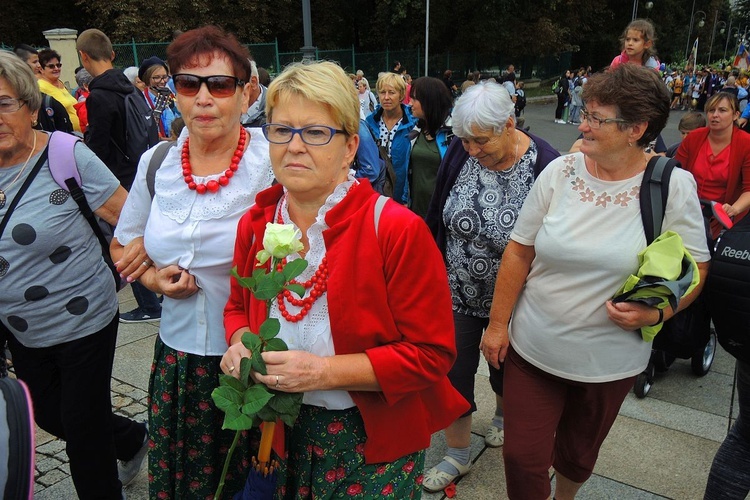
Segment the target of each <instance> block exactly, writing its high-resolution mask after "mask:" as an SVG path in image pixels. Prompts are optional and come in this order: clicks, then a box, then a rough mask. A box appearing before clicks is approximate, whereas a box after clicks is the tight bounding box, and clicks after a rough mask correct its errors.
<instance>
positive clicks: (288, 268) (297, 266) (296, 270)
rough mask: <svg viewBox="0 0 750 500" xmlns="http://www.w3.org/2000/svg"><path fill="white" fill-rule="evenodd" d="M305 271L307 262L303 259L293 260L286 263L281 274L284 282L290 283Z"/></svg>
mask: <svg viewBox="0 0 750 500" xmlns="http://www.w3.org/2000/svg"><path fill="white" fill-rule="evenodd" d="M305 269H307V261H306V260H305V259H294V260H293V261H291V262H287V264H286V265H285V266H284V269H283V270H282V271H281V272H282V273H283V274H284V278H285V281H291V280H293V279H294V278H296V277H297V276H299V275H300V274H302V271H304V270H305Z"/></svg>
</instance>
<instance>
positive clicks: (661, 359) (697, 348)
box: [633, 200, 732, 398]
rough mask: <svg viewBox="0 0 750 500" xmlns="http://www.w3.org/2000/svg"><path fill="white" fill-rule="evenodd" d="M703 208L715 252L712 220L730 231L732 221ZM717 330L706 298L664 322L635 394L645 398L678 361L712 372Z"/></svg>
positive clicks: (716, 208) (708, 205) (718, 210)
mask: <svg viewBox="0 0 750 500" xmlns="http://www.w3.org/2000/svg"><path fill="white" fill-rule="evenodd" d="M701 205H702V206H703V209H704V216H705V222H706V231H707V238H708V244H709V249H710V250H711V252H712V253H713V250H714V241H713V240H712V238H711V236H710V229H709V226H710V224H709V223H710V220H711V219H712V218H713V219H716V220H717V221H719V222H720V223H721V225H722V226H723V227H724V228H725V229H728V228H729V227H731V225H732V221H731V219H730V218H729V216H727V214H726V212H724V210H723V208H722V207H721V205H719V204H718V203H716V202H712V201H707V200H701ZM716 345H717V337H716V330H715V329H714V328H713V326H712V325H711V316H710V314H709V311H708V307H707V304H706V301H705V298H704V297H703V296H699V297H698V298H697V299H696V300H695V301H694V302H693V303H692V304H690V306H689V307H688V308H687V309H685V310H683V311H680V312H679V313H677V314H676V315H674V317H672V318H671V319H670V320H669V321H667V322H666V323H664V326H663V328H662V331H661V332H660V333H659V334H658V335H657V336H656V337H655V338H654V343H653V347H652V350H651V357H650V359H649V362H648V366H647V367H646V369H645V370H644V371H643V372H642V373H640V374H639V375H638V377H636V379H635V384H634V386H633V392H635V395H636V396H637V397H639V398H645V397H646V395H647V394H648V393H649V391H650V390H651V387H653V384H654V378H655V375H656V373H664V372H666V371H667V370H668V369H669V367H670V366H671V365H672V363H673V362H674V361H675V359H677V358H679V359H689V360H690V368H691V370H692V372H693V374H695V375H696V376H698V377H703V376H704V375H706V374H707V373H708V372H709V371H710V370H711V365H712V364H713V362H714V356H715V355H716Z"/></svg>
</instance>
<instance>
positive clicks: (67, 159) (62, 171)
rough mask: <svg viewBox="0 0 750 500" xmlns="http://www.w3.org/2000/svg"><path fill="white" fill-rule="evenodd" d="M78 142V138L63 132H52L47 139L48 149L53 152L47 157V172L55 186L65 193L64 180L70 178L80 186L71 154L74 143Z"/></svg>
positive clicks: (66, 188)
mask: <svg viewBox="0 0 750 500" xmlns="http://www.w3.org/2000/svg"><path fill="white" fill-rule="evenodd" d="M80 140H81V139H80V137H76V136H74V135H71V134H66V133H64V132H53V133H52V134H51V135H50V137H49V149H50V151H54V154H50V155H49V171H50V173H51V174H52V178H53V179H55V182H56V183H57V185H58V186H60V187H61V188H63V189H64V190H66V191H67V190H68V187H67V185H66V184H65V180H66V179H70V178H71V177H72V178H73V179H75V181H76V183H78V185H80V184H81V175H80V174H79V173H78V166H77V165H76V159H75V155H74V153H73V150H74V148H75V146H76V143H77V142H78V141H80Z"/></svg>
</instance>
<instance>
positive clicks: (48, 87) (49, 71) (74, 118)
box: [37, 49, 81, 132]
mask: <svg viewBox="0 0 750 500" xmlns="http://www.w3.org/2000/svg"><path fill="white" fill-rule="evenodd" d="M39 65H40V67H41V73H39V74H38V80H37V81H38V83H39V90H41V91H42V93H43V94H47V95H48V96H50V97H52V98H53V99H55V100H57V101H58V102H59V103H60V104H62V105H63V106H64V107H65V111H67V112H68V117H69V118H70V123H72V124H73V129H74V130H75V131H76V132H80V131H81V126H80V124H79V123H78V114H77V113H76V109H75V104H76V103H77V102H78V101H76V99H75V97H73V94H71V93H70V90H69V89H68V88H67V87H66V86H65V84H64V83H63V81H62V80H60V73H61V71H62V57H60V54H58V53H57V51H55V50H52V49H43V50H40V51H39Z"/></svg>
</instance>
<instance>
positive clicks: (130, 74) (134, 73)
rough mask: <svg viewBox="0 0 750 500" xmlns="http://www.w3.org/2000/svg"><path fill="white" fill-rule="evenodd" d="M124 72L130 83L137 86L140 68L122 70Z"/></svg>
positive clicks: (133, 67) (130, 67)
mask: <svg viewBox="0 0 750 500" xmlns="http://www.w3.org/2000/svg"><path fill="white" fill-rule="evenodd" d="M122 72H123V73H124V74H125V76H126V77H127V78H128V80H130V83H132V84H133V85H135V79H136V78H138V66H129V67H127V68H125V69H124V70H122Z"/></svg>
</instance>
